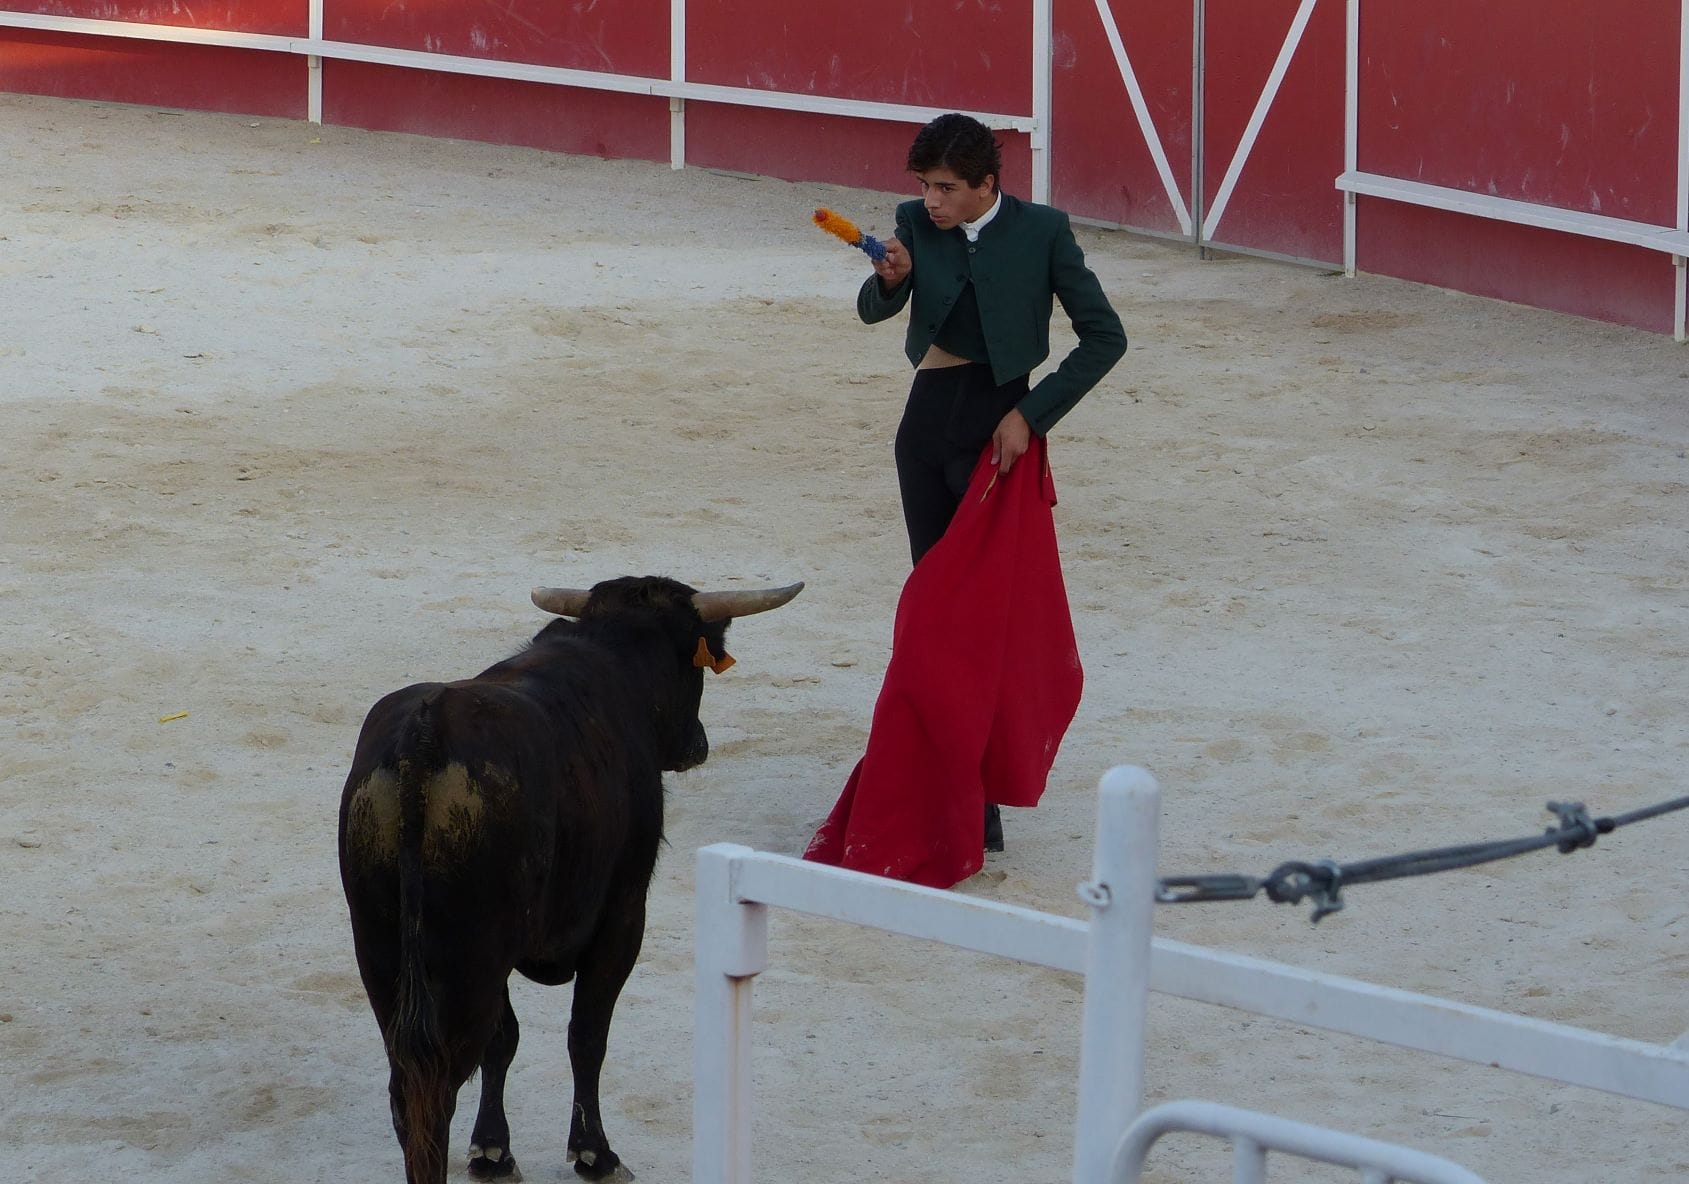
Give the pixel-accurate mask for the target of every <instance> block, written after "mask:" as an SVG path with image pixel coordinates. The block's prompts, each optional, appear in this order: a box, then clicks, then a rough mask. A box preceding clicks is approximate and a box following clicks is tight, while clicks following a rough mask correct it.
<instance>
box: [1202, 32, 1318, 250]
mask: <svg viewBox="0 0 1689 1184" xmlns="http://www.w3.org/2000/svg"><path fill="white" fill-rule="evenodd" d="M1344 7H1345V6H1344V4H1343V0H1206V3H1205V20H1204V24H1203V48H1204V53H1203V61H1204V70H1203V91H1202V114H1203V117H1202V196H1203V199H1202V220H1201V221H1202V241H1203V243H1204V244H1206V245H1211V246H1215V247H1222V248H1226V249H1230V250H1241V251H1247V252H1252V253H1259V254H1266V255H1274V256H1281V257H1286V258H1291V259H1298V260H1306V261H1309V262H1314V263H1320V264H1327V265H1332V266H1338V265H1340V264H1341V261H1342V259H1343V198H1342V194H1341V193H1339V192H1338V190H1337V189H1336V187H1335V182H1336V180H1337V176H1338V174H1339V173H1341V172H1342V171H1343V74H1344V61H1345V52H1346V51H1345V37H1344V34H1345V27H1346V26H1345V11H1344Z"/></svg>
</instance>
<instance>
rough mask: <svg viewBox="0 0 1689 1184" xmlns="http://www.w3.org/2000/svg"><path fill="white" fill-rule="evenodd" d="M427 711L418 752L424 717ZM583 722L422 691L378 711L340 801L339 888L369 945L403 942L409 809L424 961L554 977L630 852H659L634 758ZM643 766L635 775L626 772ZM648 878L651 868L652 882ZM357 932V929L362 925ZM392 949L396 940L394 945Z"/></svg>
mask: <svg viewBox="0 0 1689 1184" xmlns="http://www.w3.org/2000/svg"><path fill="white" fill-rule="evenodd" d="M422 713H426V720H427V732H428V735H427V737H426V743H422V742H419V739H418V735H417V732H418V728H417V719H418V716H419V714H422ZM603 728H604V724H603V721H602V720H599V719H595V718H594V715H593V713H591V712H579V711H576V712H564V713H562V714H561V715H560V714H559V712H558V711H557V710H556V708H555V705H554V704H550V703H547V702H544V701H536V700H535V699H534V698H533V697H532V696H529V695H526V694H523V693H522V692H521V691H520V689H517V688H511V687H508V686H503V685H500V684H496V683H495V684H490V685H488V684H483V683H478V682H468V683H458V684H420V685H418V686H415V687H407V688H405V690H403V691H399V692H395V693H394V694H392V695H389V696H387V697H386V698H385V699H383V700H382V701H381V702H379V703H378V704H377V705H376V706H375V707H374V708H372V709H371V711H370V714H369V716H368V718H367V719H366V720H365V723H364V728H363V731H362V733H361V734H360V737H359V742H358V748H357V753H356V755H355V757H354V760H353V767H352V770H351V772H350V774H349V775H348V777H347V781H346V786H345V789H344V792H343V794H342V801H341V825H340V860H341V873H342V880H343V882H344V884H345V887H346V892H347V897H348V902H349V904H350V905H351V907H352V912H353V922H354V929H355V930H360V929H361V930H364V931H369V932H367V934H361V935H360V936H362V937H363V938H364V940H366V941H371V942H379V941H381V940H382V939H381V937H380V931H383V930H391V931H394V932H396V930H397V925H398V899H399V887H398V884H399V869H400V856H401V845H402V842H403V819H404V817H405V809H404V801H403V795H404V794H405V793H406V792H407V787H408V792H411V793H414V794H416V795H418V798H419V801H418V802H417V803H416V807H415V809H414V813H413V815H412V816H413V817H416V818H418V819H419V820H420V832H421V833H420V841H419V844H418V852H419V855H420V864H419V866H420V870H421V873H422V878H423V884H422V895H421V901H422V909H423V915H424V918H425V927H426V931H427V933H428V937H429V945H430V947H431V949H435V950H436V951H437V952H438V953H440V955H441V956H442V957H454V958H455V957H471V958H477V959H486V960H488V961H490V962H492V963H501V964H503V965H504V967H505V969H508V968H509V967H510V966H513V965H515V964H516V963H518V962H522V961H532V960H534V959H541V960H545V961H547V962H551V963H555V964H558V965H567V964H568V963H570V962H572V960H573V955H574V953H575V951H577V950H578V949H579V948H580V946H581V945H582V944H584V942H585V941H586V940H587V939H588V938H589V937H590V934H591V930H592V928H593V918H595V917H597V915H598V914H599V912H600V911H601V909H602V907H603V904H604V900H605V897H606V894H607V893H608V892H609V891H610V890H611V889H612V887H613V881H614V880H615V879H616V878H617V876H618V874H621V873H619V871H618V866H617V865H618V863H620V862H621V861H623V860H625V859H626V857H627V855H628V854H629V852H630V849H643V848H647V847H648V848H649V850H650V859H651V861H653V862H654V859H655V851H656V845H657V843H658V841H659V840H660V830H661V814H660V811H661V803H660V794H661V789H660V777H659V780H658V788H657V789H656V793H657V795H658V799H657V802H656V805H655V809H656V811H657V815H656V821H655V824H654V825H655V829H656V831H657V832H658V833H657V834H655V835H651V836H649V837H648V838H647V837H646V836H642V835H641V836H637V837H636V836H635V834H634V832H635V831H641V830H645V829H650V827H651V823H650V822H649V821H648V820H649V817H650V813H651V804H650V803H648V802H634V801H630V800H629V795H630V793H644V792H645V791H643V790H632V789H631V788H630V783H631V782H632V781H635V780H638V779H639V777H638V776H637V775H636V774H635V773H634V771H633V769H631V768H630V767H629V760H628V756H627V754H626V751H625V750H626V748H627V746H626V745H625V744H624V743H619V742H617V741H616V740H615V739H614V738H612V737H607V736H605V735H603V734H602V732H603ZM634 763H635V764H637V763H638V762H637V761H636V762H634ZM649 870H650V869H649V867H648V866H647V867H646V868H645V869H644V873H645V874H646V875H648V874H649ZM360 922H361V924H360ZM394 940H396V938H395V939H394Z"/></svg>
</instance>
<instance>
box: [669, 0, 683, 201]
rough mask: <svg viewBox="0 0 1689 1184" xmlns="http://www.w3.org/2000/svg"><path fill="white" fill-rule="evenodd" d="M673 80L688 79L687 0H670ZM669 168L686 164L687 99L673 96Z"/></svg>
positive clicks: (670, 56) (670, 114)
mask: <svg viewBox="0 0 1689 1184" xmlns="http://www.w3.org/2000/svg"><path fill="white" fill-rule="evenodd" d="M669 81H670V82H673V83H675V84H676V85H679V84H680V83H683V82H685V81H686V0H669ZM669 167H670V168H671V169H683V168H685V167H686V100H685V99H683V98H680V97H679V96H674V97H671V98H670V99H669Z"/></svg>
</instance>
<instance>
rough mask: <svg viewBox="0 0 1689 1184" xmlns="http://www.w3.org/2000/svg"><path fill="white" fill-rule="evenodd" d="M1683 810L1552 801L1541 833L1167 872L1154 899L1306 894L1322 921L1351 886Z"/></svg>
mask: <svg viewBox="0 0 1689 1184" xmlns="http://www.w3.org/2000/svg"><path fill="white" fill-rule="evenodd" d="M1685 808H1689V797H1681V798H1673V799H1672V800H1671V801H1667V802H1661V803H1659V804H1658V805H1654V806H1644V807H1642V808H1641V809H1638V810H1632V811H1630V812H1629V813H1626V814H1620V815H1618V816H1617V817H1609V818H1591V817H1590V816H1589V812H1588V811H1587V810H1585V809H1584V805H1583V803H1582V802H1549V803H1548V809H1549V811H1550V812H1551V813H1553V814H1554V815H1555V816H1556V817H1558V818H1559V820H1560V824H1559V825H1558V826H1554V827H1550V828H1549V829H1547V830H1546V831H1544V832H1543V833H1542V834H1540V835H1529V836H1526V837H1525V838H1522V839H1498V840H1495V841H1493V842H1487V843H1466V844H1463V845H1461V846H1456V847H1437V848H1433V849H1431V850H1428V851H1407V852H1403V853H1402V854H1400V855H1385V856H1381V857H1379V858H1376V859H1364V860H1360V861H1359V862H1356V863H1343V864H1340V863H1337V862H1336V861H1335V860H1330V859H1317V860H1312V861H1306V862H1304V861H1292V862H1289V863H1281V864H1280V865H1279V866H1278V867H1276V868H1274V869H1273V870H1272V872H1271V873H1269V874H1268V875H1267V876H1265V877H1262V878H1260V879H1256V878H1255V877H1252V876H1239V875H1208V876H1167V877H1163V878H1162V879H1160V880H1158V881H1157V882H1156V893H1155V898H1156V900H1158V901H1160V902H1161V903H1163V904H1190V903H1194V902H1197V901H1209V900H1250V899H1253V898H1254V897H1255V896H1257V895H1259V894H1260V893H1262V892H1265V893H1266V895H1267V898H1268V899H1269V900H1272V901H1274V902H1275V903H1278V904H1298V903H1300V902H1301V901H1303V900H1304V899H1306V900H1310V901H1312V902H1313V906H1314V911H1313V918H1312V919H1313V920H1314V921H1315V922H1318V921H1319V919H1320V918H1321V917H1323V916H1325V915H1327V914H1328V913H1335V912H1337V911H1339V910H1340V909H1342V907H1343V903H1344V902H1343V896H1342V892H1343V889H1344V888H1345V887H1348V886H1351V885H1354V884H1373V883H1378V882H1379V881H1382V880H1399V879H1402V878H1403V877H1405V876H1425V875H1430V874H1432V873H1434V872H1446V871H1452V870H1454V869H1456V868H1462V867H1473V866H1475V865H1477V864H1481V863H1493V862H1495V861H1496V860H1498V859H1511V858H1512V857H1513V856H1515V855H1525V854H1528V853H1529V852H1532V851H1540V850H1542V849H1543V848H1544V847H1553V848H1555V849H1557V850H1558V851H1559V852H1560V853H1561V854H1562V855H1569V854H1571V853H1572V852H1573V851H1578V850H1581V849H1582V848H1584V847H1593V846H1594V845H1595V840H1596V838H1597V837H1598V836H1600V835H1605V834H1611V833H1612V832H1613V831H1615V830H1617V829H1618V828H1619V827H1621V826H1628V825H1629V824H1631V823H1633V822H1642V821H1644V820H1646V819H1649V818H1657V817H1659V816H1660V815H1662V814H1670V813H1672V812H1673V811H1675V810H1682V809H1685Z"/></svg>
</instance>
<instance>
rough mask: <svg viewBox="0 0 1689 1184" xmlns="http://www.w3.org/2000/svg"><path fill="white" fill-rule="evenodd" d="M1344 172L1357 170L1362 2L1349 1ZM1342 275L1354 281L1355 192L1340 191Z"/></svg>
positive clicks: (1344, 76) (1344, 101) (1345, 54)
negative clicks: (1341, 203) (1341, 197)
mask: <svg viewBox="0 0 1689 1184" xmlns="http://www.w3.org/2000/svg"><path fill="white" fill-rule="evenodd" d="M1343 36H1344V42H1345V44H1344V51H1343V53H1344V64H1343V171H1344V172H1345V173H1353V172H1354V171H1355V170H1356V169H1358V168H1360V163H1359V161H1360V138H1361V133H1360V127H1361V94H1360V89H1361V82H1360V80H1361V0H1349V8H1348V22H1347V24H1346V25H1345V28H1344V34H1343ZM1343 274H1344V275H1346V276H1348V277H1349V278H1350V279H1354V278H1355V192H1354V190H1352V189H1346V190H1344V191H1343Z"/></svg>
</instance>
